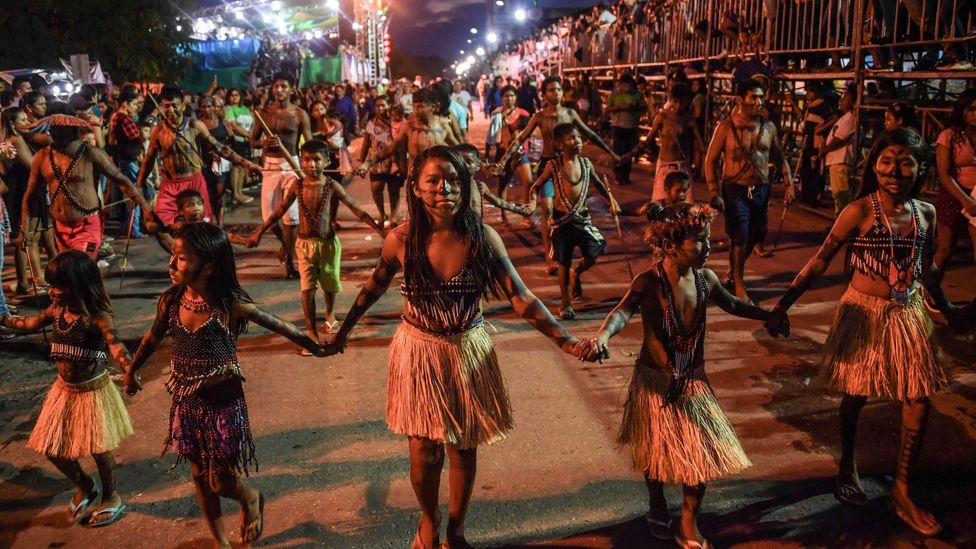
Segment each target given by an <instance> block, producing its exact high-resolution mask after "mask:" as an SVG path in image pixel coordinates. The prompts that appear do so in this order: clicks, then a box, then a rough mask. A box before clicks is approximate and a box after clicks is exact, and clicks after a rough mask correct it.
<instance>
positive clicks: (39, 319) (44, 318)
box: [0, 305, 55, 332]
mask: <svg viewBox="0 0 976 549" xmlns="http://www.w3.org/2000/svg"><path fill="white" fill-rule="evenodd" d="M54 317H55V308H54V305H50V306H48V308H47V309H44V310H43V311H41V312H40V313H38V314H36V315H34V316H0V326H3V327H4V328H10V329H11V330H19V331H21V332H36V331H38V330H40V329H42V328H44V327H46V326H50V325H51V324H53V323H54Z"/></svg>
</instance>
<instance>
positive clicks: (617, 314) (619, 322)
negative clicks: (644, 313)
mask: <svg viewBox="0 0 976 549" xmlns="http://www.w3.org/2000/svg"><path fill="white" fill-rule="evenodd" d="M648 272H649V271H644V272H643V273H641V274H639V275H637V277H636V278H634V280H633V281H631V283H630V288H629V289H628V290H627V293H626V294H624V297H623V299H621V300H620V303H618V304H617V306H616V307H614V308H613V310H612V311H610V314H608V315H607V317H606V318H605V319H603V325H602V326H600V331H599V332H597V336H596V338H594V339H593V340H592V341H591V342H590V345H589V346H588V348H587V351H588V352H587V354H586V355H585V356H583V357H582V358H583V359H584V360H586V361H588V362H594V361H600V362H602V361H604V360H606V359H608V358H610V347H609V343H610V338H612V337H613V336H615V335H617V334H618V333H620V330H623V329H624V327H625V326H627V324H628V323H629V322H630V319H631V318H633V316H634V313H636V312H638V311H640V306H641V303H643V302H644V295H645V294H646V293H647V291H648V289H650V288H651V285H652V284H654V282H653V281H652V277H651V276H650V275H649V274H648Z"/></svg>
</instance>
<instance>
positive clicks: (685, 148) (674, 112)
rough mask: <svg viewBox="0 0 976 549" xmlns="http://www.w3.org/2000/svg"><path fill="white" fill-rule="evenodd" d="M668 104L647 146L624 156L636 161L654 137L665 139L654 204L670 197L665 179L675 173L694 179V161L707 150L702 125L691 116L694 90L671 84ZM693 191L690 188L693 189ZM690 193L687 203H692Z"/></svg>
mask: <svg viewBox="0 0 976 549" xmlns="http://www.w3.org/2000/svg"><path fill="white" fill-rule="evenodd" d="M668 99H669V101H668V103H667V104H666V105H665V106H664V108H663V109H661V111H659V112H658V113H657V115H655V116H654V121H653V122H652V123H651V131H650V132H648V134H647V138H646V139H645V140H644V142H643V143H641V144H639V145H637V146H636V147H634V149H633V150H632V151H630V152H628V153H627V154H625V155H624V156H623V158H624V159H625V161H626V160H628V159H630V158H633V157H635V156H637V155H638V154H640V153H641V152H642V151H644V150H646V149H647V148H648V147H650V146H651V144H652V143H654V138H655V137H659V138H660V140H661V149H660V152H659V153H658V155H657V166H656V168H655V171H654V189H653V190H652V193H651V200H652V201H653V202H660V201H662V200H665V199H666V198H667V197H668V192H667V189H666V188H665V185H664V179H665V178H666V177H667V176H668V174H669V173H671V172H683V173H685V174H687V175H688V177H689V178H690V177H691V159H692V158H695V151H696V149H697V150H699V151H704V150H705V140H704V139H703V138H702V135H701V132H699V131H698V124H696V123H695V118H694V116H692V114H691V109H690V108H689V107H690V106H691V87H689V86H688V84H685V83H684V82H675V83H673V84H671V89H670V90H669V91H668ZM689 190H690V189H689ZM692 200H693V198H692V197H691V193H690V192H689V194H688V197H687V200H686V201H688V202H690V201H692Z"/></svg>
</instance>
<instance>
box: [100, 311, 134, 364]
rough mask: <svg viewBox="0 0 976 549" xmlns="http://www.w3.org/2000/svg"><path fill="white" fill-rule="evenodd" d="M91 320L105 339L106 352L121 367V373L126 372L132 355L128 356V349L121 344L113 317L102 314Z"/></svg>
mask: <svg viewBox="0 0 976 549" xmlns="http://www.w3.org/2000/svg"><path fill="white" fill-rule="evenodd" d="M93 320H94V323H95V325H96V326H98V329H99V330H101V332H102V337H104V338H105V343H106V344H108V352H109V353H111V354H112V358H113V359H115V362H116V363H117V364H118V365H119V366H121V367H122V371H123V372H125V371H128V370H129V366H130V365H131V364H132V355H131V354H129V349H127V348H126V347H125V343H122V338H120V337H119V333H118V330H117V327H116V324H115V317H114V316H112V315H110V314H108V313H102V314H100V315H98V316H96V317H95V318H94V319H93Z"/></svg>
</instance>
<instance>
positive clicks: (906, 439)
mask: <svg viewBox="0 0 976 549" xmlns="http://www.w3.org/2000/svg"><path fill="white" fill-rule="evenodd" d="M930 406H931V405H930V403H929V399H927V398H922V399H919V400H914V401H910V402H903V403H902V405H901V451H900V454H899V456H898V468H897V469H896V470H895V482H894V483H893V484H892V485H891V502H892V503H893V504H894V507H895V512H896V513H897V515H898V518H900V519H901V520H903V521H905V524H907V525H908V526H909V527H911V528H912V529H913V530H915V531H916V532H919V533H920V534H923V535H926V536H934V535H935V534H938V533H939V532H941V531H942V524H941V523H939V521H938V520H937V519H936V518H935V517H934V516H932V513H929V512H928V511H926V510H925V509H922V508H921V507H919V506H917V505H916V504H915V502H914V501H913V500H912V498H911V496H910V495H909V483H910V481H911V475H912V474H913V473H914V472H915V467H916V465H917V463H918V456H919V454H920V453H921V451H922V439H923V438H925V424H926V423H927V422H928V416H929V408H930Z"/></svg>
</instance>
